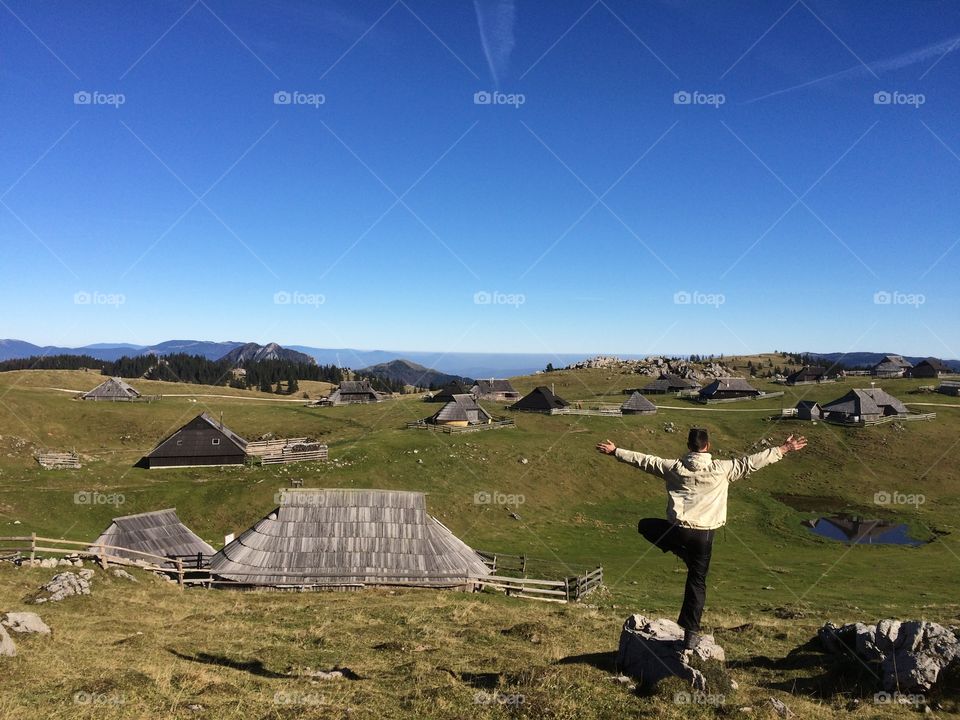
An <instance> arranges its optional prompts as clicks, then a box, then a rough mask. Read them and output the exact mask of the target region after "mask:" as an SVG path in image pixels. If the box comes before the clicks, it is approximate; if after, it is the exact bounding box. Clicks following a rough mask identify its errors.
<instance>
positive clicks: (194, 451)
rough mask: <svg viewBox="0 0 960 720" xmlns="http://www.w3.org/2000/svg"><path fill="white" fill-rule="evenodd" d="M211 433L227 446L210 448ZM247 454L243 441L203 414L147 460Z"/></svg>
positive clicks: (173, 435)
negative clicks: (170, 457) (209, 437)
mask: <svg viewBox="0 0 960 720" xmlns="http://www.w3.org/2000/svg"><path fill="white" fill-rule="evenodd" d="M211 432H213V433H214V434H216V435H217V436H218V437H220V438H221V439H222V440H226V443H225V444H224V443H221V444H220V445H218V446H216V447H214V446H212V445H210V442H209V439H208V436H209V435H210V433H211ZM246 451H247V441H246V440H244V439H243V438H242V437H240V436H239V435H237V434H236V433H235V432H234V431H233V430H231V429H230V428H228V427H227V426H226V425H224V424H223V423H221V422H220V421H219V420H217V419H216V418H214V417H212V416H210V415H209V414H207V413H205V412H204V413H200V414H199V415H197V416H196V417H195V418H194V419H193V420H191V421H190V422H188V423H187V424H186V425H184V426H183V427H181V428H180V429H179V430H177V431H176V432H174V433H171V434H170V435H168V436H167V437H165V438H164V439H163V440H161V441H160V442H159V443H157V446H156V447H155V448H154V449H153V450H151V451H150V453H149V454H148V456H147V457H169V456H176V457H180V456H185V457H192V456H206V455H216V456H220V455H231V454H233V455H236V454H241V455H242V454H246Z"/></svg>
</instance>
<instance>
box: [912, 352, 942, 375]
mask: <svg viewBox="0 0 960 720" xmlns="http://www.w3.org/2000/svg"><path fill="white" fill-rule="evenodd" d="M950 372H951V370H950V367H949V366H948V365H947V364H946V363H944V362H943V361H942V360H939V359H937V358H934V357H928V358H927V359H926V360H921V361H920V362H918V363H917V364H916V365H914V366H913V367H912V368H910V371H909V373H910V377H915V378H939V377H940V376H941V375H949V374H950Z"/></svg>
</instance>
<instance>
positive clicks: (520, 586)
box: [476, 550, 603, 603]
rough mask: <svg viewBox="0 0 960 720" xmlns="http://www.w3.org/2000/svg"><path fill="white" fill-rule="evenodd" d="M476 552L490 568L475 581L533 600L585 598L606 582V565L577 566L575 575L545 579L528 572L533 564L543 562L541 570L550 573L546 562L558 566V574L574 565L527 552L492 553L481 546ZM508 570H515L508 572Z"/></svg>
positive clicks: (483, 585)
mask: <svg viewBox="0 0 960 720" xmlns="http://www.w3.org/2000/svg"><path fill="white" fill-rule="evenodd" d="M477 554H478V555H479V556H480V557H481V558H482V559H483V562H484V563H485V564H486V565H487V567H488V568H490V572H491V574H490V575H487V576H486V577H481V578H477V579H476V582H477V583H478V584H479V585H480V586H481V587H491V588H495V589H497V590H503V591H504V592H505V593H506V594H507V595H509V596H512V597H521V598H528V599H531V600H544V601H546V602H561V603H566V602H575V601H578V600H580V599H581V598H583V597H584V596H585V595H587V594H588V593H590V592H592V591H593V590H595V589H596V588H598V587H600V585H602V584H603V566H601V565H598V566H596V567H595V568H590V569H583V570H579V571H577V570H574V572H575V573H576V574H574V575H564V576H563V577H562V578H560V579H555V580H546V579H541V578H531V577H528V576H527V572H528V569H529V566H530V565H534V566H538V567H540V566H542V567H541V572H540V574H542V575H549V574H551V573H550V572H549V571H548V570H547V569H546V566H547V565H552V566H557V565H559V566H560V568H562V569H558V572H557V574H558V575H560V574H562V572H563V570H566V571H567V572H569V571H570V570H571V568H569V567H566V566H564V565H562V564H558V563H544V562H543V561H537V560H535V559H532V558H528V557H527V556H526V555H504V554H502V553H491V552H486V551H482V550H478V551H477ZM507 573H516V574H519V575H521V576H522V577H517V576H516V574H513V575H508V574H507Z"/></svg>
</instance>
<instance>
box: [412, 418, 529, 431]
mask: <svg viewBox="0 0 960 720" xmlns="http://www.w3.org/2000/svg"><path fill="white" fill-rule="evenodd" d="M507 427H516V423H515V422H514V421H513V419H512V418H504V419H503V420H494V421H493V422H489V423H483V424H479V425H435V424H434V423H429V422H426V421H425V420H417V421H416V422H409V423H407V428H408V429H410V430H433V431H434V432H441V433H465V432H481V431H483V430H500V429H501V428H507Z"/></svg>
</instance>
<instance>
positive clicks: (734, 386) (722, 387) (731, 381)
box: [700, 377, 760, 397]
mask: <svg viewBox="0 0 960 720" xmlns="http://www.w3.org/2000/svg"><path fill="white" fill-rule="evenodd" d="M718 392H720V393H722V392H746V393H752V394H756V395H759V394H760V391H759V390H757V389H756V388H755V387H753V386H752V385H751V384H750V383H748V382H747V381H746V380H744V379H743V378H736V377H731V378H717V379H716V380H714V381H713V382H712V383H710V384H709V385H707V386H706V387H705V388H703V389H702V390H701V391H700V395H701V396H703V397H708V396H710V395H713V394H715V393H718Z"/></svg>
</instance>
